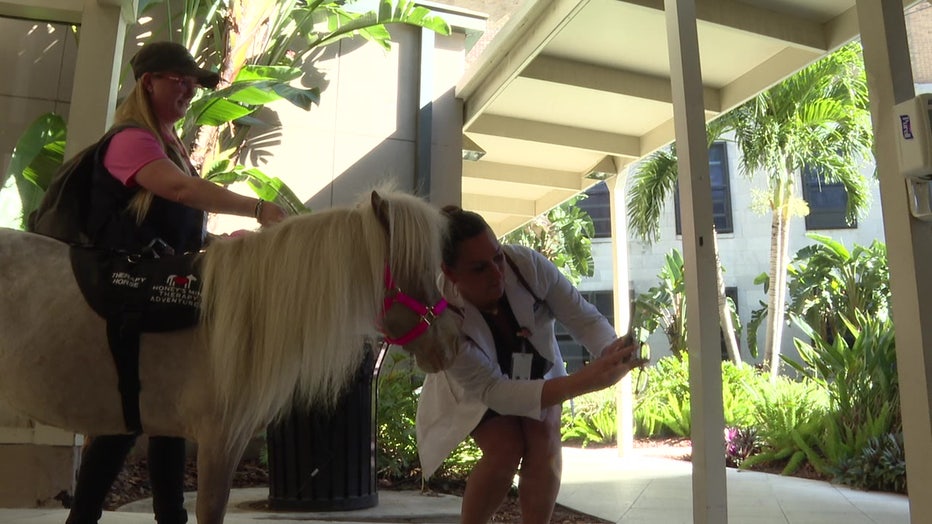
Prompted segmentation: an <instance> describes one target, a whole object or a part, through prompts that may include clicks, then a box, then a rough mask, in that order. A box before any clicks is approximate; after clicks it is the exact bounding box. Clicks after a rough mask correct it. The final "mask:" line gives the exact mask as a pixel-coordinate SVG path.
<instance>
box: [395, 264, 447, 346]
mask: <svg viewBox="0 0 932 524" xmlns="http://www.w3.org/2000/svg"><path fill="white" fill-rule="evenodd" d="M385 291H386V294H385V301H384V303H383V304H382V318H385V313H386V312H388V309H389V308H390V307H392V306H393V305H394V304H395V303H396V302H397V303H399V304H401V305H403V306H405V307H407V308H408V309H410V310H411V311H413V312H414V313H415V314H416V315H419V316H420V319H419V320H418V323H417V324H415V325H414V327H413V328H411V329H410V330H408V332H407V333H405V334H404V335H401V336H399V337H397V338H392V337H390V336H389V335H388V333H385V331H384V328H383V330H382V334H383V335H384V336H385V340H386V341H387V342H388V343H389V344H396V345H399V346H403V345H405V344H408V343H410V342H411V341H413V340H414V339H416V338H417V337H419V336H421V335H423V334H424V332H425V331H427V328H429V327H430V324H431V323H432V322H433V321H434V320H435V319H436V318H437V317H439V316H440V315H441V314H442V313H443V312H444V311H446V309H447V305H448V304H447V300H446V299H445V298H443V297H441V298H440V300H438V301H437V303H436V304H434V305H433V306H427V305H424V304H421V303H420V302H418V301H417V300H416V299H414V298H411V297H410V296H408V295H406V294H405V293H404V291H402V290H401V288H400V287H398V286H396V285H395V280H394V279H393V278H392V272H391V270H390V269H389V267H388V264H385Z"/></svg>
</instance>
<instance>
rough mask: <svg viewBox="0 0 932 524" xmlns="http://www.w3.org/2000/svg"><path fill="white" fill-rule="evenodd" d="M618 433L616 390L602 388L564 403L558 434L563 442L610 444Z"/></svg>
mask: <svg viewBox="0 0 932 524" xmlns="http://www.w3.org/2000/svg"><path fill="white" fill-rule="evenodd" d="M617 434H618V419H617V406H616V403H615V390H614V389H613V388H608V389H602V390H599V391H596V392H593V393H589V394H586V395H582V396H580V397H576V398H575V399H573V400H571V401H570V402H564V403H563V413H562V415H561V436H562V440H563V442H569V443H574V444H579V445H581V446H582V447H586V446H588V445H589V444H613V443H614V442H615V438H616V437H617Z"/></svg>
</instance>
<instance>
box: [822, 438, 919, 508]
mask: <svg viewBox="0 0 932 524" xmlns="http://www.w3.org/2000/svg"><path fill="white" fill-rule="evenodd" d="M834 473H835V481H836V482H840V483H842V484H847V485H848V486H852V487H855V488H860V489H866V490H878V491H892V492H894V493H906V455H905V453H904V452H903V434H902V433H896V434H893V433H888V434H886V435H883V436H882V437H871V438H870V439H868V441H867V445H866V446H864V448H863V449H862V450H861V452H860V453H858V454H856V455H855V456H853V457H851V458H848V459H846V460H844V461H843V462H842V463H841V464H840V465H839V466H838V468H836V469H835V471H834Z"/></svg>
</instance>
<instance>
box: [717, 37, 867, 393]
mask: <svg viewBox="0 0 932 524" xmlns="http://www.w3.org/2000/svg"><path fill="white" fill-rule="evenodd" d="M720 120H721V123H722V125H723V127H724V128H725V129H728V130H730V131H733V132H734V137H735V141H736V143H737V146H738V150H739V151H741V169H742V171H743V173H744V174H745V175H746V176H750V177H753V176H754V175H755V174H763V175H765V176H766V178H767V193H766V196H765V198H766V202H764V203H765V204H766V206H767V207H768V208H769V210H770V212H771V215H772V219H771V248H770V269H769V273H768V281H769V282H768V285H767V290H768V304H767V311H768V313H769V314H768V318H767V337H766V340H765V346H764V348H765V350H764V365H765V367H769V369H770V372H771V376H772V377H773V378H776V377H777V376H778V375H779V372H780V371H779V363H780V345H781V341H782V336H783V325H784V311H785V307H786V273H787V264H788V249H789V245H788V244H789V230H790V218H791V217H792V216H793V215H794V214H806V213H808V207H807V206H806V205H805V203H804V202H803V201H802V199H801V198H799V197H798V196H797V190H796V179H797V177H798V176H799V174H800V173H802V172H803V171H804V170H807V169H808V170H811V171H812V172H815V173H818V175H819V176H821V177H822V179H823V180H825V181H826V182H830V183H841V184H843V185H844V187H845V189H846V190H847V193H848V204H847V217H848V220H849V221H853V220H855V219H856V217H857V215H858V214H859V213H861V212H863V211H864V210H865V209H866V208H867V205H868V198H869V197H868V188H867V180H866V177H865V176H864V175H862V174H861V172H860V170H859V167H860V166H861V164H862V162H866V161H868V160H869V159H870V156H871V143H872V134H871V123H870V114H869V109H868V97H867V81H866V77H865V73H864V67H863V59H862V57H861V47H860V44H858V43H853V44H849V45H846V46H845V47H842V48H841V49H839V50H838V51H836V52H835V53H832V54H831V55H829V56H827V57H826V58H824V59H822V60H820V61H818V62H816V63H814V64H812V65H810V66H809V67H807V68H805V69H803V70H802V71H800V72H799V73H796V74H795V75H793V76H791V77H790V78H788V79H786V80H784V81H783V82H781V83H780V84H778V85H776V86H775V87H773V88H771V89H770V90H768V91H766V92H764V93H762V94H760V95H758V96H757V97H755V98H754V99H752V100H750V101H748V102H746V103H745V104H743V105H741V106H739V107H738V108H736V109H734V110H732V111H730V112H728V113H727V114H725V115H723V116H722V117H721V119H720ZM748 342H749V344H754V343H756V330H752V329H748Z"/></svg>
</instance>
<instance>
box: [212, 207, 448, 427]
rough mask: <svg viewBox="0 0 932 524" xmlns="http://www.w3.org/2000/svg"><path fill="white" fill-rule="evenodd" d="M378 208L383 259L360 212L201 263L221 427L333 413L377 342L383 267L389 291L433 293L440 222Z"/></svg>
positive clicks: (268, 235) (435, 215)
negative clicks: (307, 412) (302, 412)
mask: <svg viewBox="0 0 932 524" xmlns="http://www.w3.org/2000/svg"><path fill="white" fill-rule="evenodd" d="M382 198H383V200H384V203H385V205H384V206H383V207H384V208H385V210H386V212H387V215H388V216H389V223H390V224H391V238H392V244H393V245H392V247H391V248H389V246H388V245H387V244H388V242H387V239H388V235H387V234H386V231H385V229H384V227H383V225H382V224H381V223H380V222H379V220H378V219H377V218H376V216H375V214H374V213H373V210H372V207H371V205H370V204H369V202H368V200H367V201H366V202H365V203H360V204H359V205H358V206H356V207H354V208H348V209H343V208H339V209H337V208H335V209H330V210H326V211H320V212H315V213H312V214H308V215H302V216H299V217H293V218H290V219H288V220H286V221H284V222H282V223H281V224H279V225H277V226H275V227H272V228H270V229H269V230H267V231H263V232H261V233H257V234H253V235H249V236H246V237H242V238H238V239H230V240H224V241H219V242H216V243H215V244H214V245H212V246H211V247H210V248H209V249H207V251H206V252H205V253H204V256H203V266H202V270H203V275H202V276H203V284H204V286H203V291H202V295H203V304H202V321H203V327H204V332H205V334H206V337H207V346H208V353H209V355H208V359H209V365H210V367H211V372H212V373H211V378H212V380H213V381H214V384H215V388H216V394H217V396H218V400H219V402H220V404H221V406H223V416H224V418H225V419H226V420H225V423H227V424H233V425H237V426H239V428H238V429H239V430H240V432H253V431H256V430H258V429H260V428H261V427H263V426H264V425H265V424H267V423H268V422H269V420H270V419H271V418H272V417H275V416H276V415H278V414H280V413H281V411H282V409H283V408H284V407H286V406H288V405H289V401H290V400H291V399H292V397H294V398H295V399H296V401H297V402H299V403H300V404H301V405H304V406H311V405H317V406H322V407H323V406H332V405H333V404H334V402H335V401H336V400H337V399H338V397H339V394H340V393H341V391H342V389H343V387H344V385H345V384H346V383H347V380H348V379H349V378H350V377H351V376H352V374H353V373H354V372H355V371H356V369H357V368H358V366H359V364H360V362H361V359H362V356H363V349H364V344H365V343H366V341H367V340H368V339H371V338H372V337H373V336H375V335H376V334H377V326H376V325H375V323H376V321H377V319H378V315H379V313H380V311H381V308H382V298H383V296H384V284H383V274H384V270H385V262H386V260H389V255H390V260H391V262H390V264H391V267H392V271H393V273H394V276H395V280H396V282H406V283H415V284H413V285H418V286H422V287H421V288H420V289H428V287H427V286H431V285H434V284H433V279H434V276H435V275H434V274H432V273H433V272H435V271H436V270H439V267H440V266H439V264H440V261H439V257H440V236H441V234H442V231H443V227H442V224H443V220H442V218H441V216H440V213H439V212H438V211H437V210H436V209H434V208H433V207H431V206H429V205H428V204H427V203H426V202H424V201H423V200H421V199H419V198H417V197H414V196H411V195H406V194H403V193H383V194H382ZM409 285H412V284H409Z"/></svg>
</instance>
